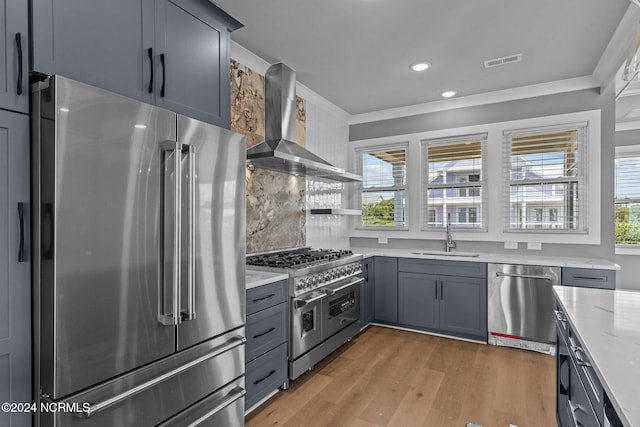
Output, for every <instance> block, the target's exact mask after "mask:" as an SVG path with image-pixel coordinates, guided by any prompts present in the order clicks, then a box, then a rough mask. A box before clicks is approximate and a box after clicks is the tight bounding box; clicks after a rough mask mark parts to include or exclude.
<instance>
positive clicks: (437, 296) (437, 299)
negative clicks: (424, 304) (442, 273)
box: [434, 281, 439, 300]
mask: <svg viewBox="0 0 640 427" xmlns="http://www.w3.org/2000/svg"><path fill="white" fill-rule="evenodd" d="M438 284H439V282H438V281H436V286H434V287H435V288H436V300H438Z"/></svg>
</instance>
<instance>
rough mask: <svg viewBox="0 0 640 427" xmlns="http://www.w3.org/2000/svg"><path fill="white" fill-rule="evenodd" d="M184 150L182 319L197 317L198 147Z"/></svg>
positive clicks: (191, 146)
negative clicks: (185, 207)
mask: <svg viewBox="0 0 640 427" xmlns="http://www.w3.org/2000/svg"><path fill="white" fill-rule="evenodd" d="M183 151H184V152H185V153H186V154H187V160H188V162H187V165H188V171H187V174H188V187H187V191H188V196H189V198H188V200H189V203H188V209H189V211H188V224H189V227H188V236H187V245H188V247H187V260H188V264H187V268H188V271H187V312H186V313H184V314H183V316H182V320H195V318H196V160H195V158H196V156H195V153H196V148H195V147H194V146H193V145H187V144H183Z"/></svg>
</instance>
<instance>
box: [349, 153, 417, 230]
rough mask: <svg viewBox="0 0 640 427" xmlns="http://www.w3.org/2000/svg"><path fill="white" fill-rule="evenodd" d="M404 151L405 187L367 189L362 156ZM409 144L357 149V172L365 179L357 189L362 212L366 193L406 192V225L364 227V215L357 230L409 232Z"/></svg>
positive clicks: (356, 227) (357, 225)
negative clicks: (380, 152) (378, 152)
mask: <svg viewBox="0 0 640 427" xmlns="http://www.w3.org/2000/svg"><path fill="white" fill-rule="evenodd" d="M399 149H402V150H404V153H405V177H404V185H393V186H386V187H374V188H371V189H366V188H365V187H364V175H365V174H364V170H363V167H364V164H363V161H362V155H363V154H365V153H370V152H375V151H390V150H399ZM408 157H409V143H408V142H401V143H394V144H387V145H380V146H377V145H368V146H363V147H359V148H356V149H355V158H356V170H358V171H360V174H361V175H362V177H363V180H362V182H359V183H358V188H357V194H358V196H357V198H358V206H359V208H360V209H361V210H362V204H363V200H364V197H363V195H364V193H376V192H385V191H403V192H404V225H402V226H374V225H364V224H363V223H362V221H363V217H364V215H361V216H360V222H359V223H358V224H356V226H355V229H356V230H369V231H371V230H382V231H407V230H409V204H410V201H409V161H408Z"/></svg>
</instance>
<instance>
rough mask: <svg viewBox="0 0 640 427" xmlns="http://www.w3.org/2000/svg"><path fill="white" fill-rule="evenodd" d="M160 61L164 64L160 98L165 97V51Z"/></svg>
mask: <svg viewBox="0 0 640 427" xmlns="http://www.w3.org/2000/svg"><path fill="white" fill-rule="evenodd" d="M160 63H161V64H162V87H161V88H160V98H164V83H165V80H166V79H165V68H166V67H165V64H164V53H161V54H160Z"/></svg>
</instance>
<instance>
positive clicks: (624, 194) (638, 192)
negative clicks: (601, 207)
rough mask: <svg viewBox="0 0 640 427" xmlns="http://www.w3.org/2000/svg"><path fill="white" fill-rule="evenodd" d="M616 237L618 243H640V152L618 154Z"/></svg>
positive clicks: (616, 161) (616, 163)
mask: <svg viewBox="0 0 640 427" xmlns="http://www.w3.org/2000/svg"><path fill="white" fill-rule="evenodd" d="M615 192H616V198H615V237H616V244H617V245H640V152H636V153H624V154H616V160H615Z"/></svg>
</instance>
